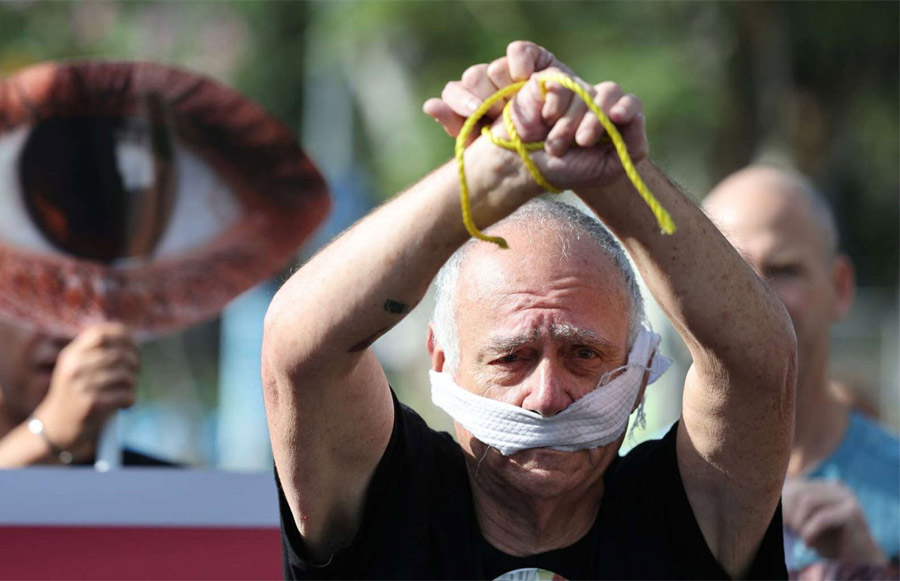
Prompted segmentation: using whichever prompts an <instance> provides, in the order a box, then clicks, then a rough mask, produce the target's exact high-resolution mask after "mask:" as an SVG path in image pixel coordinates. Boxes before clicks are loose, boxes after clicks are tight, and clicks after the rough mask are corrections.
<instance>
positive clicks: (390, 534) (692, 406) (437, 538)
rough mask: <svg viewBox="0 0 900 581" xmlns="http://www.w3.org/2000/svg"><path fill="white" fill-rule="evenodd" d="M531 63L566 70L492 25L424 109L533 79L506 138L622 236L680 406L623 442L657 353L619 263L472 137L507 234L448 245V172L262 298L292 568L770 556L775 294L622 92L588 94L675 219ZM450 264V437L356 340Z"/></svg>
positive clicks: (510, 157) (749, 568) (786, 341)
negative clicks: (672, 369)
mask: <svg viewBox="0 0 900 581" xmlns="http://www.w3.org/2000/svg"><path fill="white" fill-rule="evenodd" d="M543 70H564V71H565V70H566V69H565V67H564V66H563V65H562V64H561V63H559V61H557V60H556V59H555V57H554V56H553V55H552V54H551V53H549V52H548V51H546V50H545V49H543V48H541V47H538V46H537V45H534V44H531V43H527V42H515V43H512V44H511V45H510V46H509V48H508V50H507V55H506V56H505V57H502V58H500V59H497V60H495V61H493V62H492V63H490V64H482V65H475V66H473V67H470V68H469V69H468V70H467V71H466V73H465V74H464V75H463V77H462V80H461V81H456V82H452V83H449V84H448V85H447V87H446V88H445V90H444V92H443V95H442V99H433V100H430V101H428V102H427V103H426V104H425V111H426V113H428V114H429V115H431V116H433V117H434V118H435V119H436V120H438V121H439V122H440V123H441V124H442V125H443V126H444V127H445V128H446V130H447V131H448V132H449V133H451V134H454V135H455V134H456V133H457V132H458V131H459V129H460V127H461V126H462V123H463V120H464V117H465V116H467V115H470V114H471V113H472V112H473V111H474V108H475V107H477V106H478V104H479V103H481V102H482V101H483V100H484V99H485V98H487V97H488V96H489V95H491V94H492V93H494V91H496V90H497V89H499V88H501V87H505V86H507V85H509V84H510V83H511V82H513V81H517V80H529V82H528V83H527V84H526V85H525V86H524V87H523V88H522V89H521V91H520V92H519V93H517V94H516V95H515V96H514V97H512V108H513V120H514V123H515V124H516V128H517V129H518V132H519V134H520V135H521V137H522V138H523V139H524V140H525V141H541V140H543V141H545V144H546V145H545V149H544V150H543V151H538V152H534V154H533V159H534V162H535V164H536V165H537V167H538V168H539V170H540V171H541V173H542V174H543V175H544V177H545V178H546V179H547V180H548V181H549V182H550V183H551V184H554V185H555V186H557V187H561V188H568V189H571V190H573V191H574V192H575V193H576V194H577V195H578V196H579V197H580V198H581V199H582V200H583V201H584V202H585V203H586V204H587V206H588V207H589V208H590V209H591V211H593V212H594V213H596V214H597V215H598V216H599V217H600V218H601V220H602V221H603V223H604V224H605V225H606V227H608V228H609V230H610V231H611V232H612V233H613V234H615V236H616V237H618V239H619V240H622V241H623V243H624V246H625V249H626V250H627V251H628V252H629V254H630V255H631V257H632V258H633V259H634V261H635V263H636V264H637V267H638V269H639V271H640V273H641V275H642V276H643V277H644V279H645V281H646V282H647V284H648V286H649V287H650V289H651V291H652V292H653V293H654V295H655V296H656V298H657V300H658V301H659V302H660V303H661V304H662V306H663V308H664V309H665V310H666V312H667V314H668V315H669V317H670V318H671V319H672V321H673V323H674V324H675V326H676V328H677V329H678V331H679V332H680V333H681V335H682V337H683V338H684V339H685V341H686V343H687V344H688V347H689V348H690V350H691V354H692V355H693V357H694V364H693V367H692V368H691V371H690V373H689V374H688V377H687V379H686V382H685V395H684V411H683V414H682V418H681V421H680V422H679V423H678V424H677V425H676V426H675V427H673V429H672V430H671V431H670V432H669V433H668V434H667V435H666V436H665V438H664V439H662V440H660V441H656V442H650V443H646V444H643V445H641V446H639V447H638V448H636V449H635V450H633V451H632V452H630V453H629V454H628V455H626V456H624V457H619V456H618V451H619V447H620V446H621V444H622V441H623V439H624V437H625V434H624V431H625V424H626V422H627V418H628V415H629V413H630V412H631V411H632V410H634V409H636V407H637V406H639V405H640V402H641V401H642V398H643V392H644V389H645V387H646V384H647V382H648V380H650V379H652V377H653V376H655V375H656V374H657V373H658V372H660V371H661V369H662V367H663V366H662V364H661V359H660V358H659V357H658V355H657V354H656V346H657V344H658V336H656V335H655V334H653V333H652V332H651V331H650V330H648V329H645V328H643V327H642V326H641V322H642V321H641V319H642V315H641V309H642V306H641V299H640V295H639V293H638V292H637V290H636V287H635V280H634V274H633V273H632V271H631V268H630V267H629V265H628V262H627V260H626V259H625V256H624V253H623V252H622V250H621V248H620V246H619V245H618V243H617V242H616V241H615V239H614V238H613V236H612V235H611V234H610V233H609V232H607V231H606V229H605V228H604V227H603V226H602V225H600V224H599V222H597V221H595V220H593V219H592V218H589V217H587V216H585V215H582V214H579V213H577V211H573V210H572V209H570V208H566V207H563V206H558V205H555V204H548V203H545V202H538V201H532V199H533V198H535V197H536V196H537V195H538V194H540V193H541V188H540V187H539V186H538V185H537V184H536V183H534V181H533V179H532V177H531V175H530V174H529V172H528V171H526V170H525V168H524V166H523V164H522V163H521V161H520V160H519V158H518V157H517V155H516V154H515V153H513V152H510V151H507V150H505V149H502V148H498V147H497V146H495V145H494V144H492V143H491V142H490V141H489V140H488V139H486V138H485V137H479V138H478V139H476V140H474V142H473V143H471V145H469V146H468V148H467V149H466V151H465V166H466V175H467V177H468V183H469V193H470V198H471V202H472V216H473V218H474V220H475V223H476V224H478V225H479V226H482V227H490V228H489V231H490V232H491V233H492V234H493V235H496V236H502V237H503V238H505V239H506V241H507V242H508V244H509V249H503V248H500V247H498V246H495V245H492V244H486V243H484V242H470V243H466V241H467V239H468V237H469V235H468V233H467V231H466V229H465V228H464V227H463V225H462V221H461V220H460V217H459V194H460V190H459V188H460V186H459V182H458V176H459V174H458V172H457V168H456V167H454V166H453V165H452V164H447V165H445V166H443V167H441V168H439V169H437V170H436V171H435V172H433V173H432V174H431V175H429V176H428V177H426V178H425V179H423V180H422V181H421V182H419V183H418V184H416V185H414V186H413V187H412V188H410V189H409V190H408V191H407V192H405V193H403V194H402V195H400V196H398V197H397V198H395V199H394V200H392V201H391V202H389V203H387V204H385V205H384V206H383V207H381V208H379V209H377V210H375V211H374V212H373V213H372V214H370V215H369V216H367V217H366V218H365V219H363V220H362V221H360V222H359V223H358V224H356V225H355V226H354V227H353V228H351V229H350V230H349V231H347V232H346V233H345V234H343V235H342V236H341V237H339V238H338V239H337V240H335V241H334V242H333V243H332V244H331V245H330V246H328V247H327V248H325V249H324V250H323V251H321V252H320V253H319V254H318V255H317V256H315V257H314V258H313V259H312V260H310V262H309V263H308V264H306V265H305V266H303V268H301V269H300V270H298V271H297V273H295V274H294V275H293V276H292V277H291V279H290V280H289V281H288V282H287V283H286V284H285V285H284V287H283V288H282V289H281V290H280V291H279V293H278V294H277V296H276V297H275V299H274V300H273V302H272V305H271V307H270V310H269V313H268V314H267V317H266V328H265V341H264V346H263V378H264V386H265V396H266V405H267V411H268V416H269V426H270V431H271V434H272V445H273V449H274V454H275V464H276V471H277V476H278V482H279V495H280V506H281V515H282V525H283V545H284V555H285V574H286V576H288V577H311V578H419V579H423V578H424V579H436V578H457V579H474V578H488V579H490V578H508V579H530V578H543V577H542V575H543V573H542V571H543V572H547V571H551V572H553V573H555V574H557V575H559V576H561V577H565V578H569V579H575V578H590V579H596V578H675V577H679V578H722V577H726V576H749V577H761V578H773V577H778V576H784V575H785V574H786V573H785V569H784V554H783V549H782V544H781V528H780V527H781V518H780V512H779V510H778V502H779V495H780V492H781V486H782V483H783V479H784V473H785V469H786V466H787V458H788V451H789V447H790V440H791V435H792V428H793V395H794V382H795V353H796V345H795V339H794V335H793V332H792V330H791V326H790V321H789V319H788V317H787V315H786V314H785V312H784V308H783V307H782V306H781V304H780V303H779V302H778V300H777V297H775V296H774V294H773V293H771V292H770V291H769V290H768V289H767V288H766V286H765V285H764V284H763V283H762V282H761V281H760V280H759V279H758V278H757V277H756V276H755V275H754V274H753V272H752V271H751V269H750V268H749V267H748V266H747V265H746V264H745V263H744V261H743V260H742V259H741V258H740V256H739V255H738V254H737V253H736V252H735V251H734V249H733V248H732V247H731V246H730V245H729V244H728V242H727V241H726V240H725V239H724V238H723V237H722V236H721V235H720V234H719V232H718V231H717V230H716V228H715V227H714V226H713V225H712V224H711V223H710V222H709V221H708V219H707V218H706V217H705V215H704V214H703V213H702V212H701V211H700V210H699V209H698V208H697V207H696V205H695V204H693V203H692V202H691V200H690V199H688V198H687V197H686V196H685V195H684V194H682V193H681V192H680V191H679V190H678V189H677V188H676V187H675V186H674V185H673V184H672V182H671V181H670V180H669V179H668V178H667V177H666V176H665V174H663V173H662V172H661V171H660V170H658V169H657V168H656V167H655V166H654V165H653V164H652V163H650V161H649V160H648V158H647V154H648V145H647V140H646V136H645V132H644V117H643V112H642V106H641V103H640V101H639V100H638V99H637V98H636V97H635V96H633V95H628V94H625V93H624V92H623V91H622V90H621V89H620V88H619V87H618V85H616V84H614V83H601V84H599V85H596V86H594V87H592V88H591V90H590V92H591V96H592V98H593V99H594V102H595V104H597V106H599V107H600V108H601V109H602V110H603V111H604V112H605V113H606V114H607V115H608V116H609V118H610V119H611V120H612V122H613V123H615V124H616V125H617V126H618V128H619V131H620V132H621V134H622V137H623V139H624V141H625V145H626V147H627V149H628V152H629V153H630V155H631V157H632V158H633V159H634V160H635V165H636V168H637V171H638V172H639V174H640V175H641V177H642V178H643V179H644V181H645V182H646V183H647V185H648V186H649V187H650V189H651V190H652V191H653V192H654V194H655V195H656V196H657V198H658V199H659V201H660V202H661V203H662V205H663V206H664V207H666V208H667V209H668V210H669V212H670V213H671V216H672V218H673V219H674V221H675V224H676V225H677V228H678V229H677V232H675V233H674V235H672V236H665V235H662V234H661V233H660V231H659V226H658V225H657V223H656V220H655V218H654V216H653V215H652V214H651V212H650V211H649V210H648V208H647V206H646V205H645V204H644V202H643V201H642V200H641V199H640V197H639V196H637V195H636V193H635V191H634V189H633V187H632V185H631V182H629V181H628V179H627V178H626V177H625V175H624V170H623V166H622V165H621V163H620V162H619V159H618V157H617V155H616V153H615V151H614V150H613V148H612V147H611V146H610V145H609V144H608V143H607V142H606V141H604V140H602V139H601V138H602V137H603V135H604V130H603V128H602V126H601V125H600V124H599V122H598V121H597V119H596V118H595V117H594V116H593V115H585V111H586V107H585V105H584V104H583V103H579V101H577V100H573V98H572V93H570V92H569V91H568V90H565V89H563V88H562V86H559V85H555V84H550V85H549V87H548V91H547V93H546V94H545V93H543V91H542V90H541V88H540V87H539V86H538V82H537V77H538V76H539V75H540V74H541V73H540V71H543ZM535 73H537V74H536V75H535ZM492 131H495V132H498V133H501V134H502V133H503V132H504V125H503V122H502V120H498V121H497V122H495V123H494V124H493V127H492ZM501 136H502V135H501ZM460 247H462V250H459V249H460ZM454 253H456V254H454ZM451 256H452V258H451ZM448 259H450V264H449V265H448V266H447V267H446V269H445V270H444V271H443V272H442V274H441V275H440V277H439V278H440V281H439V283H440V284H439V287H440V288H439V292H438V295H439V296H438V301H439V305H438V308H437V312H436V316H435V320H434V322H433V324H432V325H431V327H430V330H429V334H428V351H429V354H430V357H431V367H432V370H431V381H432V394H433V398H434V400H435V401H436V402H437V403H438V404H439V405H440V406H441V407H443V408H444V409H445V410H447V411H448V412H449V413H450V414H451V415H452V416H453V417H454V419H455V421H456V422H455V425H456V439H457V442H458V443H457V442H454V441H453V439H451V437H450V436H449V435H448V434H439V433H436V432H434V431H432V430H430V429H429V428H428V427H427V426H426V425H425V423H424V422H423V421H422V420H421V418H419V417H418V416H417V415H416V414H415V412H413V411H412V410H410V409H408V408H406V407H405V406H403V405H402V404H400V403H399V402H398V401H397V399H396V398H395V397H394V396H393V393H392V391H391V389H390V386H389V385H388V380H387V378H386V376H385V374H384V371H383V369H382V367H381V365H380V364H379V362H378V361H377V359H376V358H375V356H374V355H373V353H372V351H371V350H370V349H369V348H368V347H369V346H370V345H371V343H372V342H373V341H374V340H375V339H376V338H377V337H379V336H380V335H381V334H382V333H384V332H385V331H386V330H387V329H389V328H391V327H392V326H393V325H395V324H396V323H397V322H398V321H400V320H401V319H402V317H403V316H404V315H405V314H406V313H407V312H408V311H409V309H410V308H411V306H413V305H415V304H417V303H418V302H419V301H420V300H421V299H422V297H423V296H424V294H425V292H426V290H427V288H428V285H429V283H430V282H431V280H432V279H433V278H434V277H435V275H436V274H437V273H438V271H439V269H440V268H441V266H442V265H443V264H444V263H445V262H447V261H448Z"/></svg>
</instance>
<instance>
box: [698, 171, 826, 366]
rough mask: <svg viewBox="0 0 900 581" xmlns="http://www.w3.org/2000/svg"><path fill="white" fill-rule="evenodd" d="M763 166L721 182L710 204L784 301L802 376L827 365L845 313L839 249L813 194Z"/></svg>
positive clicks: (732, 239)
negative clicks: (834, 331) (835, 327)
mask: <svg viewBox="0 0 900 581" xmlns="http://www.w3.org/2000/svg"><path fill="white" fill-rule="evenodd" d="M757 171H759V173H752V174H749V175H748V176H747V177H745V178H742V179H739V180H738V181H736V182H734V183H731V184H729V183H728V182H726V183H725V184H724V186H720V188H719V189H717V191H716V192H714V193H713V195H712V196H711V197H710V199H709V200H708V201H707V203H706V207H707V211H708V212H709V213H710V215H711V216H712V217H713V219H714V221H715V222H716V223H717V225H718V226H719V227H720V228H722V231H723V233H724V234H725V236H726V237H727V238H728V240H729V242H731V243H732V245H734V247H735V248H737V250H738V251H739V252H740V253H741V254H742V255H743V257H744V259H745V260H746V261H747V262H748V263H749V264H750V266H751V267H752V268H753V269H754V270H755V271H756V273H757V274H758V275H759V276H760V278H762V279H763V280H765V281H766V282H767V283H768V284H769V286H770V287H771V288H772V289H773V290H774V291H775V292H776V293H777V294H778V296H779V298H780V299H781V301H782V302H783V303H784V306H785V308H786V309H787V311H788V314H789V315H790V317H791V321H792V322H793V324H794V331H795V332H796V334H797V343H798V353H799V359H800V372H801V375H802V374H803V373H804V370H806V369H811V368H813V367H815V366H819V365H825V361H826V359H827V346H828V333H829V329H830V326H831V324H832V322H833V321H834V320H835V319H836V318H838V317H839V316H840V314H841V313H840V312H839V307H838V304H837V302H838V301H837V294H836V282H835V271H834V259H833V257H832V253H833V251H832V250H831V249H830V248H829V244H828V240H827V236H826V234H825V232H824V229H823V227H822V226H821V224H820V223H819V222H818V221H817V220H816V218H815V216H814V213H813V210H812V209H811V208H810V206H809V202H808V201H807V199H806V198H805V197H804V196H803V195H802V194H800V193H798V192H797V191H796V190H795V189H792V188H793V187H794V186H792V185H791V184H790V183H789V182H786V181H785V180H784V178H780V177H779V176H778V175H777V174H775V173H768V172H765V171H762V170H757ZM769 171H771V170H769Z"/></svg>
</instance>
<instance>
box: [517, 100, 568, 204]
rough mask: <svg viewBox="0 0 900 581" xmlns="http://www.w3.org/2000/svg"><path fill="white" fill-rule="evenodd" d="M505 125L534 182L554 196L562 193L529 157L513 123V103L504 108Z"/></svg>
mask: <svg viewBox="0 0 900 581" xmlns="http://www.w3.org/2000/svg"><path fill="white" fill-rule="evenodd" d="M503 124H504V125H505V126H506V132H507V133H509V140H510V141H511V142H512V143H513V145H514V146H515V149H516V151H517V152H519V157H521V158H522V162H524V163H525V167H526V168H528V172H529V173H530V174H531V177H533V178H534V181H536V182H537V183H538V185H539V186H541V187H542V188H544V189H545V190H547V191H548V192H551V193H554V194H558V193H560V192H561V191H562V190H561V189H559V188H557V187H556V186H554V185H553V184H551V183H550V182H548V181H547V178H545V177H544V174H542V173H541V171H540V170H539V169H538V167H537V166H536V165H534V160H533V159H531V156H530V155H528V148H526V147H525V142H523V141H522V138H521V137H519V132H518V131H516V124H515V123H513V119H512V101H508V102H507V103H506V106H505V107H504V108H503Z"/></svg>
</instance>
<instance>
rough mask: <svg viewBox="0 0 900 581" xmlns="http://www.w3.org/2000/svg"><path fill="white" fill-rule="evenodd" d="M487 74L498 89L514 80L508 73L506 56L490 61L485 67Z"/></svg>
mask: <svg viewBox="0 0 900 581" xmlns="http://www.w3.org/2000/svg"><path fill="white" fill-rule="evenodd" d="M487 75H488V78H489V79H490V80H491V82H492V83H493V84H494V86H495V87H497V88H498V89H502V88H503V87H508V86H509V85H512V84H513V83H514V82H515V81H513V78H512V77H511V76H510V75H509V59H507V58H506V57H501V58H498V59H496V60H494V61H493V62H491V64H489V65H488V68H487Z"/></svg>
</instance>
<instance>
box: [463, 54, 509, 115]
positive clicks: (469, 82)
mask: <svg viewBox="0 0 900 581" xmlns="http://www.w3.org/2000/svg"><path fill="white" fill-rule="evenodd" d="M460 83H461V85H462V86H463V87H464V88H465V89H466V90H467V91H469V93H470V94H471V95H473V96H475V97H476V98H477V99H478V106H481V103H483V102H484V101H485V100H486V99H487V98H488V97H490V96H491V95H493V94H494V93H496V92H497V88H498V87H497V86H496V85H495V84H494V83H493V82H492V81H491V78H490V77H489V76H488V65H487V64H478V65H473V66H471V67H469V68H467V69H466V70H465V72H464V73H463V76H462V80H461V81H460ZM502 111H503V103H495V104H494V105H493V106H491V108H490V109H489V110H488V115H489V116H490V117H492V118H496V117H498V116H499V115H500V113H501V112H502Z"/></svg>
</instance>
